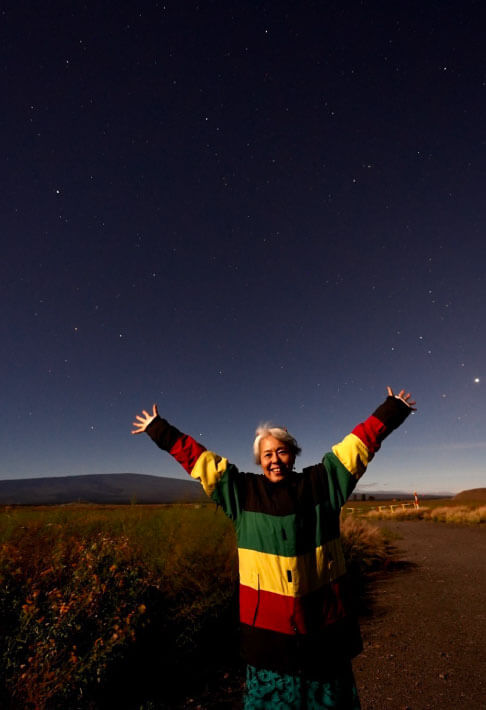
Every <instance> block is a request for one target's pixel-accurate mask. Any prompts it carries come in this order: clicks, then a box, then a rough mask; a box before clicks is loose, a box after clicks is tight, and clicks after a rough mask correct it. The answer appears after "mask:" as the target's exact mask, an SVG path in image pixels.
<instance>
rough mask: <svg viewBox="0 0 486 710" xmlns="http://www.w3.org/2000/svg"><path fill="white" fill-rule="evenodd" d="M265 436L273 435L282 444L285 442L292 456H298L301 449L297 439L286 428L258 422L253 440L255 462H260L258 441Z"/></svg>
mask: <svg viewBox="0 0 486 710" xmlns="http://www.w3.org/2000/svg"><path fill="white" fill-rule="evenodd" d="M267 436H273V437H275V439H278V440H279V441H281V442H282V443H284V444H287V446H288V447H289V449H290V451H291V453H292V454H293V455H294V456H298V455H299V454H300V452H301V451H302V449H301V448H300V446H299V445H298V443H297V440H296V439H294V437H293V436H292V435H291V434H289V432H288V431H287V429H284V428H283V427H279V426H274V425H273V424H271V423H270V422H264V423H263V424H260V425H259V426H258V427H257V429H256V431H255V441H254V442H253V456H254V457H255V463H257V464H260V463H261V461H260V443H261V440H262V439H265V438H266V437H267Z"/></svg>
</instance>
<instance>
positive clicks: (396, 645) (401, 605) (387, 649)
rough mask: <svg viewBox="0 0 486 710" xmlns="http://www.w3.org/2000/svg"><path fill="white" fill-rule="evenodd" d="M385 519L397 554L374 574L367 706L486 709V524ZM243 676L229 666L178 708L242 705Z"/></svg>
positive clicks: (364, 667) (366, 655)
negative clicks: (385, 568)
mask: <svg viewBox="0 0 486 710" xmlns="http://www.w3.org/2000/svg"><path fill="white" fill-rule="evenodd" d="M381 525H382V526H383V527H386V528H387V530H388V533H389V534H391V537H392V539H393V543H394V545H395V546H396V548H397V557H396V560H397V561H396V563H395V564H394V565H392V569H391V570H389V571H387V572H386V573H385V574H383V575H380V576H379V577H378V578H377V580H376V581H375V582H374V584H373V589H372V606H371V613H370V614H369V616H366V617H365V618H363V619H362V632H363V640H364V651H363V653H362V654H361V655H360V656H359V657H358V658H357V659H355V661H354V669H355V675H356V681H357V684H358V688H359V691H360V697H361V703H362V710H439V709H440V710H472V709H473V708H474V709H476V708H478V709H479V708H486V700H485V697H486V680H485V678H484V669H485V668H486V645H485V643H484V640H485V638H486V628H485V627H486V624H485V618H486V605H485V595H484V590H485V589H486V527H485V526H479V525H478V526H474V527H473V526H469V527H467V526H458V525H450V524H445V523H444V524H442V523H431V522H425V521H414V522H396V523H394V522H386V523H382V524H381ZM243 681H244V678H243V673H242V670H241V668H236V669H235V668H234V667H233V668H223V669H221V670H220V671H219V672H218V673H216V674H215V676H214V677H213V678H211V679H210V682H209V683H208V687H207V688H206V689H205V690H204V691H203V692H202V693H199V694H198V695H197V696H196V697H195V696H192V697H190V696H189V697H187V698H186V699H185V701H184V702H183V703H182V704H180V705H178V706H177V707H178V708H179V709H182V708H184V709H187V708H193V709H194V710H195V709H196V708H198V709H199V710H224V709H226V710H229V709H230V708H234V709H235V710H236V709H237V708H241V703H242V693H243ZM174 707H175V706H174Z"/></svg>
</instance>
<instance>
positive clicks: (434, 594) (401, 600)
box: [354, 522, 486, 710]
mask: <svg viewBox="0 0 486 710" xmlns="http://www.w3.org/2000/svg"><path fill="white" fill-rule="evenodd" d="M386 527H387V528H388V529H389V530H391V531H393V532H394V533H395V534H397V535H399V536H400V538H401V539H397V540H396V543H395V544H396V546H397V548H398V550H399V556H398V559H399V560H402V561H404V565H403V567H402V569H401V570H400V569H399V571H396V572H394V573H393V574H389V575H386V576H385V577H384V578H383V579H381V580H379V581H377V582H376V584H375V585H374V590H373V594H374V603H373V611H372V616H371V617H370V618H369V619H366V620H364V621H363V622H362V632H363V638H364V652H363V653H362V654H361V655H360V656H359V657H358V658H357V659H356V660H355V662H354V669H355V675H356V680H357V683H358V687H359V690H360V697H361V703H362V709H363V710H395V709H396V710H405V709H409V710H438V709H440V710H449V709H450V710H479V709H480V708H483V709H486V623H485V620H486V528H485V527H484V526H481V527H480V526H477V527H465V526H454V525H448V524H440V523H429V522H397V523H393V522H392V523H386Z"/></svg>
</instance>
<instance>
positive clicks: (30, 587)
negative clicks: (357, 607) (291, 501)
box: [0, 505, 388, 710]
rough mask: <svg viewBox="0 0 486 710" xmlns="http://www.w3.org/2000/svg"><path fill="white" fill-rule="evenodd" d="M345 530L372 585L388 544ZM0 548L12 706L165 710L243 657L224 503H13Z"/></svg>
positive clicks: (3, 681) (364, 530) (3, 644)
mask: <svg viewBox="0 0 486 710" xmlns="http://www.w3.org/2000/svg"><path fill="white" fill-rule="evenodd" d="M343 533H344V535H343V537H344V546H345V554H346V556H347V558H348V561H349V566H350V569H351V572H352V574H353V577H354V578H355V581H356V584H358V586H359V587H360V588H361V589H362V584H361V582H360V580H361V579H362V576H363V573H366V572H369V571H371V570H373V569H376V568H377V567H379V566H380V565H382V564H383V563H384V561H385V560H386V558H387V554H388V553H387V548H386V544H385V542H384V539H383V538H382V537H381V535H380V534H379V533H378V531H377V530H376V529H375V528H372V527H371V526H370V525H369V524H368V523H366V522H365V521H363V520H359V519H352V518H348V519H346V520H345V521H344V523H343ZM0 544H1V548H2V554H1V558H0V624H1V626H2V630H3V633H2V637H1V638H0V663H1V668H2V671H1V678H0V706H1V707H2V708H19V707H22V708H25V709H29V708H30V709H32V710H33V709H35V710H44V709H47V708H49V710H51V709H52V710H56V709H57V708H63V709H64V708H66V707H69V708H71V709H75V708H105V707H106V708H107V707H112V706H114V705H115V706H116V705H117V704H118V705H119V706H120V707H125V708H131V707H133V708H140V707H164V705H160V693H161V690H162V691H163V695H164V702H166V703H167V705H166V707H170V706H171V705H172V706H174V705H175V704H176V703H175V702H174V703H173V704H172V703H171V696H174V694H175V693H176V692H177V691H179V692H180V685H181V681H182V679H183V687H184V689H185V690H188V685H187V683H188V676H190V677H191V678H192V679H194V678H195V677H197V675H198V673H199V674H201V676H202V675H203V674H204V673H206V671H207V667H208V659H210V660H211V662H212V663H213V664H214V663H218V662H220V663H221V664H223V663H224V664H226V665H228V664H230V663H231V662H233V660H234V659H235V658H236V651H234V653H235V656H234V657H232V656H231V652H232V651H231V649H237V643H236V638H232V637H233V636H235V634H236V629H237V604H236V598H235V591H236V582H237V560H236V549H235V540H234V533H233V529H232V526H231V525H230V523H229V521H228V520H227V519H226V518H225V516H224V515H223V514H222V512H221V511H216V510H215V509H214V507H213V506H195V505H191V506H135V505H134V506H111V507H110V506H89V505H84V506H81V505H76V506H60V507H55V508H48V507H44V508H10V509H5V510H4V512H3V514H2V516H1V518H0ZM196 654H197V655H196ZM228 654H230V655H228ZM235 662H236V661H235ZM188 666H190V669H191V670H190V673H189V674H188V673H187V672H186V670H185V669H186V668H187V667H188ZM151 697H152V698H157V697H158V704H157V705H156V706H152V705H151V703H150V702H149V699H150V698H151ZM144 700H145V701H147V702H148V704H146V705H143V704H142V701H144Z"/></svg>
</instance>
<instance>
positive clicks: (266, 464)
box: [260, 436, 295, 483]
mask: <svg viewBox="0 0 486 710" xmlns="http://www.w3.org/2000/svg"><path fill="white" fill-rule="evenodd" d="M294 462H295V456H294V454H293V453H292V451H291V450H290V448H289V447H288V445H287V444H285V443H284V442H283V441H280V440H279V439H276V438H275V437H274V436H266V437H265V438H263V439H262V440H261V442H260V465H261V467H262V469H263V473H264V474H265V476H266V477H267V478H268V480H269V481H271V482H272V483H277V482H278V481H283V479H284V478H285V477H286V476H288V475H289V473H291V471H292V467H293V465H294Z"/></svg>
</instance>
